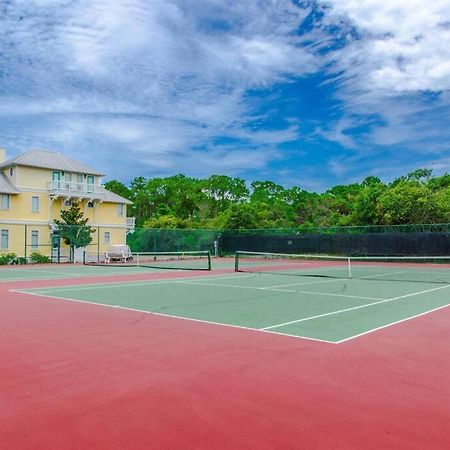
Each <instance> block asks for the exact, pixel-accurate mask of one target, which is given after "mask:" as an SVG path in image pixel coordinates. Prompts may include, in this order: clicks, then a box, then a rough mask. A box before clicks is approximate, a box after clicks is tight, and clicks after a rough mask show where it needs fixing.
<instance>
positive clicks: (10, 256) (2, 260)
mask: <svg viewBox="0 0 450 450" xmlns="http://www.w3.org/2000/svg"><path fill="white" fill-rule="evenodd" d="M16 260H17V255H16V254H15V253H13V252H10V253H3V254H1V255H0V265H2V266H4V265H6V264H15V263H16Z"/></svg>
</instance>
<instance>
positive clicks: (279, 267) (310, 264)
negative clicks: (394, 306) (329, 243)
mask: <svg viewBox="0 0 450 450" xmlns="http://www.w3.org/2000/svg"><path fill="white" fill-rule="evenodd" d="M235 270H236V272H251V273H275V274H283V275H284V274H285V275H299V276H306V277H329V278H358V279H369V280H372V279H373V280H386V281H413V282H425V283H443V284H448V283H450V256H426V257H422V256H421V257H415V256H390V257H358V256H349V257H346V256H327V255H296V254H283V253H264V252H245V251H238V252H236V254H235Z"/></svg>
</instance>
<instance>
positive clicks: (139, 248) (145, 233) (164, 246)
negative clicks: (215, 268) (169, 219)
mask: <svg viewBox="0 0 450 450" xmlns="http://www.w3.org/2000/svg"><path fill="white" fill-rule="evenodd" d="M219 236H220V231H218V230H202V229H159V228H137V229H135V230H134V232H133V233H129V234H128V235H127V244H128V245H129V246H130V248H131V251H132V252H185V251H209V252H210V253H211V254H212V255H214V254H216V246H217V243H218V240H219ZM215 243H216V244H215Z"/></svg>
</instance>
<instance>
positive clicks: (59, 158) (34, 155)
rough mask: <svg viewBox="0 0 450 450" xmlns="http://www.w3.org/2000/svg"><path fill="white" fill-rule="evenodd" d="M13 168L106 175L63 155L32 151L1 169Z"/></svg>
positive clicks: (7, 163) (10, 160) (0, 166)
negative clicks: (37, 168)
mask: <svg viewBox="0 0 450 450" xmlns="http://www.w3.org/2000/svg"><path fill="white" fill-rule="evenodd" d="M11 166H31V167H42V168H44V169H53V170H62V171H66V172H79V173H87V174H89V175H99V176H104V175H105V174H103V173H100V172H98V171H97V170H94V169H92V168H91V167H88V166H85V165H84V164H82V163H80V162H79V161H76V160H75V159H72V158H69V157H68V156H65V155H63V154H62V153H59V152H48V151H44V150H30V151H29V152H26V153H22V154H21V155H19V156H16V157H15V158H11V159H9V160H8V161H5V162H4V163H2V164H0V169H6V168H8V167H11Z"/></svg>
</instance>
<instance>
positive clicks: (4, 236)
mask: <svg viewBox="0 0 450 450" xmlns="http://www.w3.org/2000/svg"><path fill="white" fill-rule="evenodd" d="M0 247H1V249H2V250H7V249H8V248H9V230H2V231H1V238H0Z"/></svg>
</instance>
